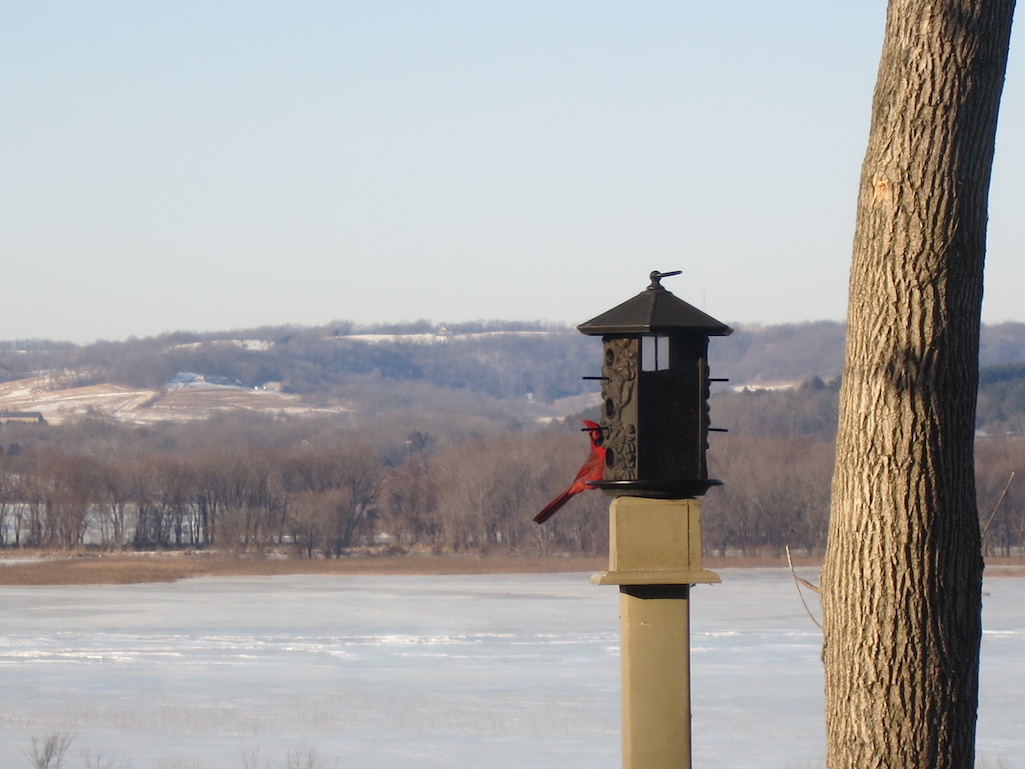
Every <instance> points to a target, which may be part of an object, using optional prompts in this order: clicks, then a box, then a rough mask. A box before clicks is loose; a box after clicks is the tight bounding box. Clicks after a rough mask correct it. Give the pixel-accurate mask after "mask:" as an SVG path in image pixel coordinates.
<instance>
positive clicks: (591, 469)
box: [534, 419, 605, 523]
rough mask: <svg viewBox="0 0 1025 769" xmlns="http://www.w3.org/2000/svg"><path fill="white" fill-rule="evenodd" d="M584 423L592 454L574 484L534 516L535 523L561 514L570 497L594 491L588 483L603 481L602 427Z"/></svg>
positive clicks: (585, 421)
mask: <svg viewBox="0 0 1025 769" xmlns="http://www.w3.org/2000/svg"><path fill="white" fill-rule="evenodd" d="M583 421H584V429H585V430H586V431H587V434H588V435H589V436H590V438H591V453H590V454H588V455H587V459H586V460H585V462H584V465H583V467H581V468H580V469H579V470H578V471H577V477H576V478H574V479H573V483H571V484H570V485H569V488H568V489H566V490H565V491H564V492H562V493H561V494H560V495H559V496H557V497H556V498H555V499H553V500H552V501H551V502H549V503H548V504H547V505H545V509H544V510H542V511H541V512H540V513H538V514H537V515H535V516H534V523H544V522H545V521H547V520H548V519H549V518H551V517H552V516H553V515H555V514H556V513H557V512H559V508H560V507H562V506H563V505H564V504H566V503H567V502H569V499H570V497H572V496H575V495H576V494H579V493H580V492H581V491H587V490H588V489H593V488H594V487H593V486H588V485H586V484H587V481H600V480H601V479H602V471H603V470H604V469H605V438H604V436H603V435H602V431H601V426H600V425H597V424H595V423H594V422H592V421H590V420H588V419H585V420H583Z"/></svg>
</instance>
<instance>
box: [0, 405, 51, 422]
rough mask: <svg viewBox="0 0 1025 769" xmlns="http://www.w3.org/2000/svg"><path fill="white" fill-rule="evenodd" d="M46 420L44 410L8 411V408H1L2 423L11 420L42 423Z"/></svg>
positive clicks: (0, 419)
mask: <svg viewBox="0 0 1025 769" xmlns="http://www.w3.org/2000/svg"><path fill="white" fill-rule="evenodd" d="M45 421H46V420H45V419H43V414H42V412H39V411H8V410H7V409H0V425H6V424H8V423H10V422H37V423H39V424H42V423H43V422H45Z"/></svg>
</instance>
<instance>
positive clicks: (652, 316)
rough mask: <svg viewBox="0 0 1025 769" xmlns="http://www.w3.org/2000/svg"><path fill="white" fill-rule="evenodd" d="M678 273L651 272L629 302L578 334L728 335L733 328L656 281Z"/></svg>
mask: <svg viewBox="0 0 1025 769" xmlns="http://www.w3.org/2000/svg"><path fill="white" fill-rule="evenodd" d="M678 274H679V273H678V272H658V271H657V270H656V271H655V272H652V273H651V285H650V286H648V287H647V288H646V289H645V290H644V291H642V292H641V293H639V294H638V295H637V296H635V297H634V298H633V299H628V300H626V301H625V302H623V303H622V304H620V305H618V306H616V307H613V308H612V309H611V310H608V311H606V312H603V313H602V314H601V315H599V316H597V317H595V318H591V320H589V321H587V322H586V323H581V324H580V325H579V326H577V330H578V331H580V332H581V333H582V334H589V335H591V336H604V335H607V334H672V333H679V332H681V331H694V332H698V333H701V334H703V335H705V336H729V335H730V334H732V333H733V329H732V328H730V327H729V326H727V325H726V324H725V323H721V322H719V321H717V320H716V319H715V318H713V317H712V316H711V315H706V314H705V313H703V312H702V311H701V310H699V309H698V308H697V307H694V306H693V305H690V304H687V302H685V301H683V300H682V299H677V298H676V297H675V296H673V294H671V293H670V292H669V291H667V290H666V289H664V288H663V287H662V284H661V283H660V282H659V281H660V280H661V279H662V278H664V277H667V276H669V275H678Z"/></svg>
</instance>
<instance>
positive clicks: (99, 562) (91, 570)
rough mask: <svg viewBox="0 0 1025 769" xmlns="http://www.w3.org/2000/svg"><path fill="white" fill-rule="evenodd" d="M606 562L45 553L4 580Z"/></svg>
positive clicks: (524, 569)
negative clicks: (306, 558) (305, 558)
mask: <svg viewBox="0 0 1025 769" xmlns="http://www.w3.org/2000/svg"><path fill="white" fill-rule="evenodd" d="M8 560H11V559H8ZM2 563H3V561H0V564H2ZM605 566H606V560H605V559H603V558H528V557H511V556H489V557H482V556H455V555H438V556H433V555H399V556H363V557H352V558H332V559H330V560H324V559H317V560H312V561H311V560H300V559H298V558H259V557H255V558H254V557H237V556H232V555H225V554H218V553H188V554H180V553H156V554H145V555H139V554H130V555H114V554H104V555H54V556H50V555H41V556H40V557H38V558H37V559H34V560H31V561H25V562H20V561H16V562H9V563H7V565H0V585H126V584H132V583H138V582H174V581H176V580H179V579H186V578H188V577H260V576H277V575H285V574H324V575H331V574H425V575H427V574H529V573H552V572H566V571H599V570H601V569H603V568H605Z"/></svg>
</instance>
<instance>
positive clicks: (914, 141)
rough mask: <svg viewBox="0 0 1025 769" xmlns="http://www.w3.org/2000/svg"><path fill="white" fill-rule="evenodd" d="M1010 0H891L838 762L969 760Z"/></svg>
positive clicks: (849, 534) (837, 587)
mask: <svg viewBox="0 0 1025 769" xmlns="http://www.w3.org/2000/svg"><path fill="white" fill-rule="evenodd" d="M1013 9H1014V2H1013V0H891V2H890V3H889V8H888V12H887V23H886V33H885V38H884V43H883V53H882V59H881V62H880V66H879V73H878V80H877V83H876V90H875V95H874V101H873V107H872V123H871V130H870V136H869V144H868V150H867V153H866V156H865V162H864V165H863V167H862V173H861V186H860V193H859V197H858V209H857V221H856V232H855V239H854V254H853V261H852V267H851V277H850V297H849V302H850V304H849V307H848V317H847V324H848V326H847V350H846V363H845V369H844V379H843V387H842V391H841V397H840V400H841V403H840V421H839V430H838V435H837V451H836V465H835V473H834V478H833V492H832V493H833V500H832V508H831V520H830V530H829V540H828V546H827V553H826V560H825V563H824V565H823V572H822V604H823V614H824V626H825V627H824V636H825V645H824V650H823V661H824V664H825V674H826V731H827V765H828V766H829V767H830V769H842V768H844V769H846V768H851V769H853V768H854V767H857V768H858V769H865V768H867V767H889V768H891V769H911V768H912V767H917V768H919V769H945V768H947V767H951V768H954V767H956V768H957V769H971V767H972V765H973V760H974V750H975V748H974V743H975V720H976V706H977V702H978V661H979V641H980V636H981V620H980V615H981V578H982V556H981V552H980V542H979V523H978V514H977V510H976V501H975V480H974V475H973V440H974V435H973V433H974V416H975V392H976V385H977V379H978V339H979V325H980V310H981V304H982V272H983V260H984V252H985V235H986V219H987V213H986V212H987V196H988V190H989V180H990V170H991V166H992V161H993V148H994V139H995V133H996V122H997V109H998V105H999V101H1000V93H1001V89H1002V86H1003V79H1004V71H1005V64H1006V59H1007V49H1008V45H1009V35H1010V26H1011V17H1012V14H1013Z"/></svg>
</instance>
